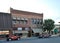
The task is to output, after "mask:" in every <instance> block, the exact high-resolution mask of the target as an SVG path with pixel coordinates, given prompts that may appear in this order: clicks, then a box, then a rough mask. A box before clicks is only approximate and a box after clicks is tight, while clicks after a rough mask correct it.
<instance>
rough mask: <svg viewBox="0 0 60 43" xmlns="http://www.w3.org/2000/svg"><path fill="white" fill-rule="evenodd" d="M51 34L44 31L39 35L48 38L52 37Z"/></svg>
mask: <svg viewBox="0 0 60 43" xmlns="http://www.w3.org/2000/svg"><path fill="white" fill-rule="evenodd" d="M50 36H51V35H50V34H48V33H42V34H40V35H39V36H38V38H48V37H50Z"/></svg>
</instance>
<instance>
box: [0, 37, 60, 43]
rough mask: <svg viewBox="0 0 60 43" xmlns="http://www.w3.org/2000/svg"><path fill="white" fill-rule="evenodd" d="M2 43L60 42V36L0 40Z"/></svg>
mask: <svg viewBox="0 0 60 43" xmlns="http://www.w3.org/2000/svg"><path fill="white" fill-rule="evenodd" d="M0 43H60V37H54V38H41V39H38V38H35V39H32V38H31V39H20V40H16V41H6V40H0Z"/></svg>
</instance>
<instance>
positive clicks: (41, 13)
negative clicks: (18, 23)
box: [10, 8, 43, 15]
mask: <svg viewBox="0 0 60 43" xmlns="http://www.w3.org/2000/svg"><path fill="white" fill-rule="evenodd" d="M11 10H13V11H18V12H25V13H32V14H39V15H41V14H42V15H43V13H35V12H30V11H24V10H17V9H13V8H10V12H11Z"/></svg>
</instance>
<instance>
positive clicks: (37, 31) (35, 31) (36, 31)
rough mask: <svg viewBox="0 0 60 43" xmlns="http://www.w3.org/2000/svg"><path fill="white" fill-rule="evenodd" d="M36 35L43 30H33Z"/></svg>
mask: <svg viewBox="0 0 60 43" xmlns="http://www.w3.org/2000/svg"><path fill="white" fill-rule="evenodd" d="M32 30H33V32H34V33H42V29H32Z"/></svg>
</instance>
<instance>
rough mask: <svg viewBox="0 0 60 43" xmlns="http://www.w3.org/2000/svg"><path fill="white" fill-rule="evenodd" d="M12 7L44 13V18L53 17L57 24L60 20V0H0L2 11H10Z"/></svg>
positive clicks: (0, 10)
mask: <svg viewBox="0 0 60 43" xmlns="http://www.w3.org/2000/svg"><path fill="white" fill-rule="evenodd" d="M10 7H12V8H14V9H17V10H23V11H30V12H36V13H43V15H44V19H53V20H54V21H55V24H58V22H59V21H60V15H59V14H60V0H0V12H8V13H10Z"/></svg>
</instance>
